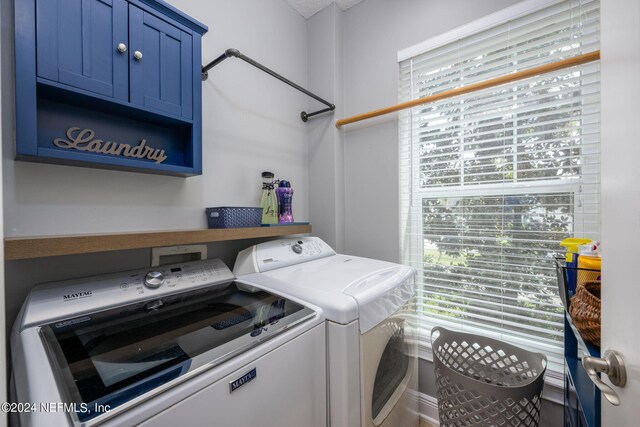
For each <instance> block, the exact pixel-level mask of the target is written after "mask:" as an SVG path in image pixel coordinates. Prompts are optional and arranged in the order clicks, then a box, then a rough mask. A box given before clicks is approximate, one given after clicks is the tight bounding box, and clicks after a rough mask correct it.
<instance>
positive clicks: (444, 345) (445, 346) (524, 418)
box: [431, 328, 547, 427]
mask: <svg viewBox="0 0 640 427" xmlns="http://www.w3.org/2000/svg"><path fill="white" fill-rule="evenodd" d="M436 334H437V335H438V336H437V337H436V338H435V340H434V335H436ZM431 345H432V349H433V356H434V357H433V361H434V364H435V373H436V386H437V390H438V413H439V418H440V426H441V427H449V426H451V427H462V426H513V427H515V426H527V427H532V426H537V425H538V423H539V421H540V406H541V405H542V397H541V396H542V387H543V386H544V373H545V370H546V369H547V358H546V356H545V355H544V354H541V353H532V352H529V351H526V350H522V349H521V348H518V347H516V346H513V345H510V344H507V343H504V342H502V341H498V340H494V339H491V338H486V337H482V336H478V335H473V334H466V333H463V332H454V331H450V330H448V329H445V328H433V330H432V331H431Z"/></svg>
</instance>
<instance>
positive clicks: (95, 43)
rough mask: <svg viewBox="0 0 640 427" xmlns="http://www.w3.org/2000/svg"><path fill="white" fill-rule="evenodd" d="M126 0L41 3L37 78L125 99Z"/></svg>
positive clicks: (38, 9)
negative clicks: (121, 50) (121, 45)
mask: <svg viewBox="0 0 640 427" xmlns="http://www.w3.org/2000/svg"><path fill="white" fill-rule="evenodd" d="M127 19H128V16H127V3H126V1H125V0H37V2H36V42H37V46H38V48H37V75H38V76H39V77H42V78H45V79H48V80H52V81H54V82H59V83H63V84H67V85H69V86H72V87H76V88H79V89H83V90H87V91H91V92H94V93H98V94H100V95H105V96H109V97H113V98H116V99H121V100H127V99H128V93H129V81H128V77H129V73H128V61H127V59H128V58H127V54H126V53H122V52H119V51H118V50H117V46H118V44H119V43H123V44H124V45H125V46H126V45H127V44H128V30H127Z"/></svg>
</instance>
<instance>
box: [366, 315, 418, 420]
mask: <svg viewBox="0 0 640 427" xmlns="http://www.w3.org/2000/svg"><path fill="white" fill-rule="evenodd" d="M412 322H413V321H412V320H411V315H410V310H409V309H408V305H407V306H404V307H403V308H401V309H400V310H399V311H398V312H396V313H395V314H393V315H392V316H391V317H389V318H388V319H386V320H384V321H382V322H381V323H380V324H378V325H377V326H376V327H374V328H373V329H371V330H370V331H368V332H367V333H365V334H363V335H362V352H361V355H362V371H363V372H362V382H363V384H362V386H363V390H362V400H363V401H362V420H363V425H364V426H367V427H370V426H396V425H398V426H399V425H401V426H411V427H413V426H416V425H417V424H418V407H417V406H418V405H417V399H415V393H414V391H415V390H416V387H417V384H418V381H417V374H418V371H417V368H418V360H417V349H416V346H415V343H416V335H417V328H416V326H415V325H414V324H413V323H412Z"/></svg>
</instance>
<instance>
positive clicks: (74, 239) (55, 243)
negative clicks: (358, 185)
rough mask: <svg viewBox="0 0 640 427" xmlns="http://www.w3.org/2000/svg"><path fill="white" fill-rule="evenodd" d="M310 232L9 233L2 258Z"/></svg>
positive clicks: (281, 229) (297, 228)
mask: <svg viewBox="0 0 640 427" xmlns="http://www.w3.org/2000/svg"><path fill="white" fill-rule="evenodd" d="M310 232H311V225H308V224H307V225H291V226H279V227H252V228H218V229H207V230H177V231H156V232H153V231H151V232H138V233H108V234H79V235H69V236H42V237H9V238H6V239H5V240H4V258H5V260H7V261H12V260H18V259H31V258H41V257H48V256H58V255H77V254H84V253H93V252H106V251H121V250H127V249H142V248H151V247H157V246H174V245H189V244H194V243H207V242H222V241H228V240H241V239H254V238H262V237H278V236H286V235H289V234H304V233H310Z"/></svg>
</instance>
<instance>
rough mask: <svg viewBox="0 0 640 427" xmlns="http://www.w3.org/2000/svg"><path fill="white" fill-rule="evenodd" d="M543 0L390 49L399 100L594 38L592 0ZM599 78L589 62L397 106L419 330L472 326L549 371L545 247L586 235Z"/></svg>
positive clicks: (593, 201)
mask: <svg viewBox="0 0 640 427" xmlns="http://www.w3.org/2000/svg"><path fill="white" fill-rule="evenodd" d="M545 3H546V4H543V5H540V4H541V1H535V2H532V1H528V2H523V3H522V4H524V5H526V6H528V7H529V9H528V10H525V11H524V12H523V8H522V5H520V9H517V6H518V5H516V7H514V8H511V9H510V10H509V11H506V12H504V11H503V12H501V16H504V15H505V13H506V14H509V13H511V14H512V15H513V14H517V15H518V16H516V17H513V16H511V17H510V18H508V19H506V20H505V19H502V23H501V24H497V25H496V24H495V20H496V17H495V16H493V17H488V21H490V22H492V24H491V26H490V27H489V28H487V27H486V24H485V26H484V29H482V30H481V31H475V32H474V33H473V34H471V35H469V34H470V32H469V29H468V28H465V29H463V30H461V33H462V34H464V36H463V37H460V36H459V35H458V36H456V37H455V38H454V39H451V40H449V41H446V42H443V41H442V38H440V39H439V40H436V41H435V42H434V43H435V45H434V43H431V44H430V43H429V42H427V43H426V44H425V45H422V46H418V47H417V48H411V49H408V50H407V52H404V53H403V52H401V53H400V54H399V59H400V85H399V93H400V100H401V101H408V100H410V99H416V98H420V97H424V96H428V95H432V94H435V93H438V92H442V91H445V90H448V89H452V88H455V87H460V86H464V85H467V84H470V83H475V82H478V81H482V80H486V79H490V78H493V77H497V76H499V75H503V74H507V73H511V72H515V71H520V70H523V69H528V68H532V67H536V66H539V65H542V64H546V63H550V62H554V61H557V60H560V59H565V58H568V57H571V56H575V55H578V54H582V53H587V52H591V51H594V50H597V49H598V48H599V3H598V1H591V0H583V1H563V2H557V1H552V2H549V1H546V2H545ZM532 4H537V6H536V10H535V11H531V7H530V5H532ZM525 9H526V8H525ZM518 10H519V11H518ZM485 22H486V21H485ZM476 25H482V24H478V23H476ZM416 51H420V52H421V53H417V52H416ZM403 55H404V57H402V56H403ZM599 81H600V76H599V64H598V63H589V64H586V65H582V66H579V67H573V68H568V69H564V70H560V71H555V72H552V73H548V74H544V75H541V76H537V77H534V78H529V79H526V80H521V81H518V82H515V83H510V84H505V85H502V86H497V87H494V88H489V89H485V90H482V91H478V92H473V93H471V94H467V95H464V96H460V97H455V98H449V99H446V100H442V101H439V102H435V103H430V104H424V105H422V106H418V107H415V108H412V109H410V110H405V111H403V112H402V113H400V116H399V132H400V162H401V165H400V174H401V175H400V186H401V191H400V194H401V206H400V209H401V213H400V217H401V236H402V256H403V261H404V262H406V263H408V264H411V265H413V266H414V267H416V268H417V269H418V276H417V282H418V286H419V295H418V296H419V306H418V312H419V319H420V321H421V327H422V328H423V329H422V330H423V332H424V333H425V335H424V339H425V341H426V340H428V338H427V335H428V331H429V330H430V329H431V327H433V326H435V325H441V326H445V327H448V328H452V329H456V330H463V331H467V332H474V333H480V334H483V335H488V336H491V337H493V338H498V339H502V340H505V341H508V342H510V343H512V344H515V345H519V346H521V347H523V348H527V349H530V350H535V351H542V352H544V353H546V354H547V356H548V357H549V362H550V363H549V370H550V371H556V372H561V371H562V346H563V340H562V336H563V332H562V331H563V309H562V305H561V302H560V298H559V296H558V291H557V284H556V276H555V270H554V258H555V257H556V256H557V255H559V254H561V252H562V250H561V248H560V246H559V242H560V241H561V240H562V239H564V238H566V237H570V236H574V235H575V236H584V237H588V238H592V239H598V236H599V227H600V225H599V222H600V219H599V212H600V209H599V203H600V197H599V187H600V177H599V161H600V160H599V144H600V138H599V104H600V95H599Z"/></svg>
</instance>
